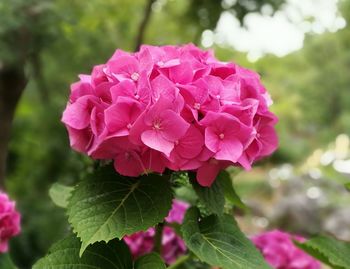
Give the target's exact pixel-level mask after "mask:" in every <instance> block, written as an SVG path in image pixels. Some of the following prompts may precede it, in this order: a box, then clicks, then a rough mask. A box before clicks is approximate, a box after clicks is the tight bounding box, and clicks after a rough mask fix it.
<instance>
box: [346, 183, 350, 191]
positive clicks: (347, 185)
mask: <svg viewBox="0 0 350 269" xmlns="http://www.w3.org/2000/svg"><path fill="white" fill-rule="evenodd" d="M345 188H347V190H348V191H350V182H349V183H346V184H345Z"/></svg>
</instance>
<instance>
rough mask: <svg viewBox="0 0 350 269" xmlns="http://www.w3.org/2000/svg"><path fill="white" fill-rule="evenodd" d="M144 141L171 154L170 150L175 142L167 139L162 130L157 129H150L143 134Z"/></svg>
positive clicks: (153, 147) (151, 146) (147, 144)
mask: <svg viewBox="0 0 350 269" xmlns="http://www.w3.org/2000/svg"><path fill="white" fill-rule="evenodd" d="M141 140H142V142H143V143H144V144H145V145H146V146H149V147H150V148H152V149H155V150H158V151H160V152H163V153H164V154H165V155H167V156H169V154H170V152H171V151H172V150H173V148H174V142H170V141H168V140H166V139H165V138H164V137H163V135H162V134H161V132H159V131H156V130H148V131H145V132H143V133H142V135H141Z"/></svg>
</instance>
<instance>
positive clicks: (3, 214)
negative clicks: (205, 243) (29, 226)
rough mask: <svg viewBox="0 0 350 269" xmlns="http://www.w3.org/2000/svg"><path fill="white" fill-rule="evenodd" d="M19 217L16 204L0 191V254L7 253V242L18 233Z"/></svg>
mask: <svg viewBox="0 0 350 269" xmlns="http://www.w3.org/2000/svg"><path fill="white" fill-rule="evenodd" d="M20 219H21V216H20V214H19V213H18V212H17V210H16V203H15V202H13V201H11V200H10V199H9V197H8V196H7V194H6V193H4V192H1V191H0V253H5V252H7V251H8V241H9V240H10V238H12V237H13V236H15V235H17V234H19V232H20V230H21V229H20Z"/></svg>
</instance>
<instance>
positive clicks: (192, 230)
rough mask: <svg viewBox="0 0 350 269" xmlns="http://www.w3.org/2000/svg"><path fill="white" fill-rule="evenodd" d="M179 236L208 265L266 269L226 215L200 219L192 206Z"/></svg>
mask: <svg viewBox="0 0 350 269" xmlns="http://www.w3.org/2000/svg"><path fill="white" fill-rule="evenodd" d="M182 234H183V238H184V240H185V243H186V245H187V247H188V248H189V249H190V250H191V251H192V252H193V253H194V254H195V255H196V256H197V257H198V258H199V259H200V260H202V261H204V262H207V263H209V264H210V265H212V266H219V267H222V268H224V269H257V268H259V269H267V268H270V267H269V266H268V265H267V264H266V263H265V261H264V258H263V257H262V256H261V254H260V252H259V251H258V250H257V249H256V248H255V247H254V245H253V244H252V243H251V241H250V240H249V239H248V238H246V237H245V235H244V234H243V233H242V232H241V231H240V229H239V228H238V226H237V223H236V222H235V220H234V219H233V218H232V216H230V215H226V214H224V215H223V216H221V217H219V216H217V215H211V216H209V217H206V218H203V219H200V215H199V211H198V209H197V208H194V207H192V208H190V209H189V210H188V211H187V213H186V216H185V220H184V223H183V225H182Z"/></svg>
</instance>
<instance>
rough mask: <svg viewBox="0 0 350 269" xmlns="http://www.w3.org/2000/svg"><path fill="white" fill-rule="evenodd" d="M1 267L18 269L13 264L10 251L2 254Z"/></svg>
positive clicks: (3, 268) (2, 268) (0, 255)
mask: <svg viewBox="0 0 350 269" xmlns="http://www.w3.org/2000/svg"><path fill="white" fill-rule="evenodd" d="M0 268H1V269H17V267H16V266H15V265H14V264H13V262H12V260H11V257H10V255H9V254H8V253H4V254H0Z"/></svg>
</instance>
